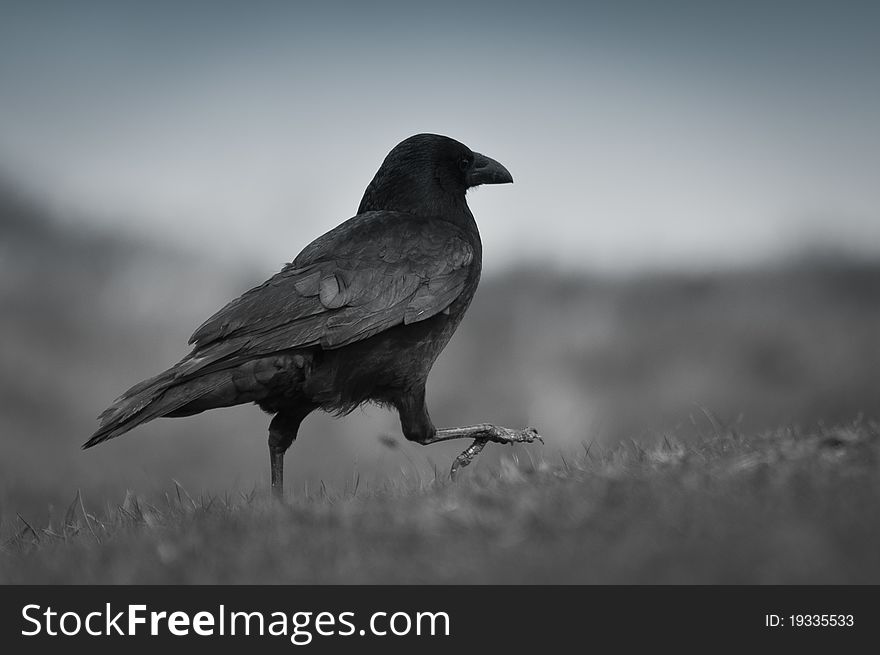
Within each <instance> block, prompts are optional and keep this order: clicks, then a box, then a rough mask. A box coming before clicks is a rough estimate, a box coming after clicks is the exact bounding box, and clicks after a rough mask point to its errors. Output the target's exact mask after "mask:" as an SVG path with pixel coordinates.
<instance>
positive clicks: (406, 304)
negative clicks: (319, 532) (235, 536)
mask: <svg viewBox="0 0 880 655" xmlns="http://www.w3.org/2000/svg"><path fill="white" fill-rule="evenodd" d="M508 182H513V178H512V177H511V175H510V173H509V172H508V171H507V169H506V168H504V166H502V165H501V164H500V163H498V162H497V161H495V160H493V159H490V158H489V157H486V156H484V155H481V154H480V153H477V152H473V151H472V150H470V149H469V148H468V147H467V146H465V145H463V144H461V143H459V142H458V141H455V140H453V139H450V138H448V137H444V136H439V135H436V134H418V135H416V136H413V137H410V138H408V139H406V140H405V141H403V142H401V143H400V144H398V145H397V146H396V147H395V148H394V149H393V150H392V151H391V152H390V153H389V154H388V156H387V157H386V158H385V161H384V162H383V163H382V166H381V167H380V168H379V171H378V172H377V173H376V175H375V177H374V178H373V180H372V182H370V184H369V185H368V186H367V190H366V191H365V192H364V197H363V199H362V200H361V204H360V207H358V212H357V216H355V217H354V218H351V219H349V220H347V221H345V222H344V223H342V224H341V225H339V226H338V227H336V228H335V229H333V230H331V231H329V232H327V234H325V235H323V236H321V237H319V238H317V239H316V240H315V241H313V242H312V243H310V244H309V245H308V246H306V248H305V249H304V250H303V251H302V252H301V253H300V254H299V255H298V256H297V257H296V259H294V260H293V262H292V263H290V264H287V265H286V266H285V267H284V268H283V269H282V270H281V272H279V273H278V274H276V275H275V276H273V277H271V278H270V279H269V280H267V281H266V282H264V283H263V284H261V285H260V286H258V287H256V288H254V289H251V290H250V291H248V292H247V293H245V294H244V295H242V296H241V297H239V298H236V299H235V300H233V301H232V302H230V303H229V304H228V305H226V307H224V308H223V309H221V310H220V311H219V312H217V313H216V314H215V315H214V316H212V317H211V318H209V319H208V320H207V321H206V322H205V323H204V324H203V325H202V326H201V327H200V328H199V329H197V330H196V331H195V333H194V334H193V336H192V337H191V338H190V343H191V344H193V345H194V348H193V351H192V352H191V353H190V354H189V355H187V356H186V357H184V358H183V360H181V361H180V362H179V363H178V364H176V365H175V366H173V367H171V368H170V369H168V370H167V371H165V372H163V373H160V374H159V375H157V376H156V377H153V378H150V379H149V380H145V381H144V382H141V383H140V384H137V385H135V386H134V387H132V388H131V389H129V390H128V391H126V392H125V393H124V394H123V395H122V396H121V397H120V398H119V399H117V400H116V401H115V402H114V403H113V405H112V406H111V407H110V408H109V409H107V410H106V411H105V412H104V413H103V414H101V416H100V417H99V418H100V421H101V424H100V427H99V428H98V430H97V432H95V434H94V435H93V436H92V438H91V439H89V440H88V441H87V442H86V443H85V444H84V445H83V448H90V447H91V446H94V445H96V444H99V443H101V442H102V441H106V440H107V439H112V438H113V437H117V436H119V435H120V434H123V433H124V432H127V431H129V430H131V429H132V428H133V427H135V426H137V425H140V424H141V423H145V422H147V421H151V420H152V419H154V418H158V417H160V416H172V417H178V416H191V415H193V414H198V413H199V412H203V411H205V410H206V409H213V408H215V407H227V406H230V405H238V404H241V403H249V402H253V403H256V404H257V405H259V406H260V407H261V408H262V409H263V410H265V411H266V412H268V413H270V414H273V415H274V418H273V419H272V421H271V423H270V424H269V456H270V463H271V475H272V487H273V489H274V491H275V492H276V494H277V495H279V496H280V495H281V493H282V486H283V470H284V453H285V452H286V451H287V449H288V447H290V444H291V443H292V442H293V440H294V439H295V438H296V434H297V431H298V429H299V426H300V423H301V422H302V420H303V419H304V418H305V417H306V416H308V415H309V413H311V412H312V411H314V410H316V409H322V410H324V411H327V412H333V413H335V414H337V415H341V414H345V413H347V412H350V411H351V410H353V409H354V408H356V407H357V406H358V405H360V404H362V403H365V402H374V403H379V404H381V405H386V406H390V407H394V408H396V409H397V411H398V413H399V415H400V424H401V427H402V428H403V434H404V436H405V437H406V438H407V439H410V440H412V441H416V442H418V443H420V444H431V443H437V442H439V441H446V440H449V439H458V438H471V439H474V443H473V444H472V445H471V446H470V447H469V448H467V449H466V450H465V451H464V452H463V453H462V454H461V455H459V456H458V457H457V458H456V460H455V461H454V462H453V464H452V471H451V473H452V475H453V476H454V475H455V473H456V471H457V470H458V469H459V468H461V467H463V466H467V465H468V464H469V463H470V462H471V461H472V460H473V459H474V458H475V457H476V456H477V454H479V452H480V451H481V450H482V449H483V447H484V446H485V445H486V443H487V442H489V441H494V442H497V443H515V442H526V443H529V442H532V441H534V440H536V439H538V440H540V437H539V436H538V434H537V433H536V431H535V430H534V429H533V428H528V429H524V430H512V429H509V428H503V427H499V426H495V425H491V424H480V425H474V426H469V427H461V428H446V429H437V428H436V427H434V424H433V423H432V422H431V419H430V417H429V416H428V410H427V408H426V406H425V382H426V380H427V378H428V372H429V371H430V370H431V366H432V365H433V363H434V360H436V358H437V356H438V355H439V354H440V351H441V350H443V348H444V347H445V346H446V343H447V342H448V341H449V339H450V337H451V336H452V333H453V332H454V331H455V329H456V328H457V327H458V324H459V323H460V322H461V319H462V317H463V316H464V313H465V310H466V309H467V308H468V305H469V304H470V302H471V299H472V298H473V296H474V292H475V291H476V289H477V284H478V282H479V280H480V270H481V266H482V264H481V261H482V244H481V242H480V234H479V231H478V230H477V224H476V223H475V222H474V217H473V214H471V211H470V209H469V208H468V205H467V202H466V201H465V193H466V191H467V190H468V189H469V188H470V187H474V186H477V185H480V184H504V183H508Z"/></svg>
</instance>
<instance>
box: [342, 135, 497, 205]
mask: <svg viewBox="0 0 880 655" xmlns="http://www.w3.org/2000/svg"><path fill="white" fill-rule="evenodd" d="M509 182H513V177H512V176H511V175H510V173H509V172H508V170H507V169H506V168H504V166H502V165H501V164H500V163H498V162H497V161H495V160H494V159H491V158H489V157H486V156H485V155H481V154H480V153H478V152H474V151H473V150H471V149H470V148H468V147H467V146H466V145H464V144H463V143H459V142H458V141H456V140H455V139H450V138H449V137H446V136H440V135H439V134H416V135H415V136H411V137H409V138H408V139H405V140H404V141H401V142H400V143H399V144H397V145H396V146H395V147H394V149H393V150H392V151H391V152H389V153H388V156H387V157H385V161H384V162H382V166H381V167H380V168H379V170H378V172H377V173H376V175H375V176H374V177H373V181H372V182H370V184H369V186H368V187H367V190H366V192H365V193H364V198H363V200H361V205H360V208H359V209H358V213H362V212H365V211H371V210H393V211H406V212H411V213H415V214H422V215H428V214H434V213H438V212H441V211H442V210H443V208H444V207H445V206H446V205H448V204H450V203H463V202H464V195H465V193H466V192H467V190H468V189H469V188H471V187H475V186H479V185H481V184H506V183H509Z"/></svg>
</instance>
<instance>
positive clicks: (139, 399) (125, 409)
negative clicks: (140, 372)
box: [82, 368, 230, 449]
mask: <svg viewBox="0 0 880 655" xmlns="http://www.w3.org/2000/svg"><path fill="white" fill-rule="evenodd" d="M229 378H230V374H229V373H228V372H222V371H221V372H217V373H212V374H209V375H206V376H203V377H198V378H194V379H190V380H186V381H183V382H181V381H180V380H179V379H176V371H175V368H172V369H169V370H167V371H165V372H163V373H160V374H159V375H157V376H155V377H153V378H150V379H149V380H144V381H143V382H140V383H138V384H136V385H135V386H133V387H132V388H131V389H129V390H128V391H126V392H125V393H124V394H122V395H121V396H120V397H119V398H117V399H116V400H115V401H114V402H113V404H112V405H111V406H110V407H108V408H107V409H106V410H104V412H102V413H101V415H100V416H99V417H98V419H99V420H100V422H101V423H100V426H99V427H98V429H97V430H96V431H95V433H94V434H93V435H92V436H91V438H90V439H89V440H88V441H86V442H85V443H84V444H83V446H82V447H83V448H84V449H85V448H91V447H92V446H96V445H98V444H99V443H102V442H104V441H107V440H108V439H113V438H114V437H118V436H119V435H121V434H124V433H126V432H128V431H129V430H131V429H132V428H134V427H137V426H138V425H141V424H142V423H146V422H147V421H152V420H153V419H154V418H159V417H160V416H167V415H168V414H170V413H172V412H174V411H175V410H178V409H180V408H181V407H183V406H184V405H187V404H189V403H191V402H193V401H196V400H198V399H199V398H202V397H203V396H205V395H208V394H210V393H212V392H213V391H215V390H216V389H217V388H218V387H221V386H223V385H224V384H226V383H227V382H228V381H229Z"/></svg>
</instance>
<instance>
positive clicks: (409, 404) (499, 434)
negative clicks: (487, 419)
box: [395, 388, 544, 479]
mask: <svg viewBox="0 0 880 655" xmlns="http://www.w3.org/2000/svg"><path fill="white" fill-rule="evenodd" d="M395 405H396V406H397V411H398V413H399V414H400V426H401V428H403V436H405V437H406V438H407V439H409V440H410V441H415V442H417V443H420V444H422V445H425V446H427V445H428V444H432V443H439V442H441V441H449V440H450V439H473V440H474V443H472V444H471V445H470V446H468V448H467V449H465V451H464V452H463V453H462V454H461V455H459V456H458V457H456V458H455V461H454V462H452V468H451V469H450V471H449V475H450V476H451V477H452V478H453V479H454V478H455V475H456V473H458V471H459V469H461V468H464V467H465V466H467V465H468V464H470V463H471V462H472V461H474V459H475V458H476V457H477V455H479V454H480V452H482V450H483V448H485V447H486V444H487V443H489V442H490V441H493V442H495V443H532V442H534V441H540V442H541V443H544V440H543V439H542V438H541V437H540V435H539V434H538V431H537V430H535V428H525V429H523V430H512V429H510V428H504V427H501V426H500V425H492V424H491V423H480V424H478V425H469V426H465V427H461V428H443V429H440V430H438V429H437V428H435V427H434V424H433V423H432V422H431V417H430V416H428V408H427V407H426V405H425V390H424V388H420V389H415V390H413V392H411V393H410V394H407V395H405V396H402V397H400V398H399V399H398V400H397V402H396V403H395Z"/></svg>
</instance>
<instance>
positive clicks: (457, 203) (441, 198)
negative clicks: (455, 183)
mask: <svg viewBox="0 0 880 655" xmlns="http://www.w3.org/2000/svg"><path fill="white" fill-rule="evenodd" d="M369 211H394V212H405V213H407V214H413V215H414V216H420V217H424V218H439V219H442V220H446V221H450V222H452V223H455V224H456V225H459V226H460V227H462V228H465V229H467V230H468V231H470V230H472V229H473V230H475V229H476V224H475V223H474V217H473V214H471V210H470V209H469V208H468V205H467V201H466V200H465V194H464V191H462V192H460V193H450V192H446V191H442V192H438V190H436V189H431V188H426V187H424V186H421V185H414V184H405V183H404V184H392V185H389V184H381V185H380V184H376V181H375V180H374V181H373V183H371V184H370V186H368V187H367V190H366V191H365V192H364V197H363V198H362V199H361V204H360V206H359V207H358V214H363V213H364V212H369Z"/></svg>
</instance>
